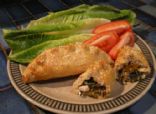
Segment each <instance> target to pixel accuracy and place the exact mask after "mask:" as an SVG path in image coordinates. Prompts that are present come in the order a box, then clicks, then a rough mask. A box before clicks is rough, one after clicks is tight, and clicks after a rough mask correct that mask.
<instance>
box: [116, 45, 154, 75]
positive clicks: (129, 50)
mask: <svg viewBox="0 0 156 114" xmlns="http://www.w3.org/2000/svg"><path fill="white" fill-rule="evenodd" d="M129 62H132V63H133V64H138V65H139V66H140V68H138V70H140V71H141V72H145V73H146V74H148V73H150V71H151V69H150V66H149V64H148V62H147V60H146V58H145V56H144V54H143V53H142V51H141V50H139V49H137V48H136V47H129V46H125V47H123V48H122V49H121V50H120V52H119V54H118V57H117V59H116V61H115V69H116V71H119V70H120V69H122V68H124V66H125V65H127V64H129Z"/></svg>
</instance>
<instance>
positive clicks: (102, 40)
mask: <svg viewBox="0 0 156 114" xmlns="http://www.w3.org/2000/svg"><path fill="white" fill-rule="evenodd" d="M118 41H119V37H118V35H117V34H116V32H102V33H99V34H96V35H95V36H93V37H92V38H91V39H89V40H86V41H84V43H85V44H90V45H93V46H96V47H99V48H100V49H102V50H104V51H106V52H109V51H110V50H111V48H112V47H114V46H115V45H116V44H117V42H118Z"/></svg>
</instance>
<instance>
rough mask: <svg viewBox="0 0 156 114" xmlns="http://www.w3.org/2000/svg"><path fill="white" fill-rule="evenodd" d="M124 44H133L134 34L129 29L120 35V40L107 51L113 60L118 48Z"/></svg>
mask: <svg viewBox="0 0 156 114" xmlns="http://www.w3.org/2000/svg"><path fill="white" fill-rule="evenodd" d="M125 45H129V46H134V35H133V33H132V32H131V31H127V32H125V33H124V34H123V35H121V37H120V41H119V42H118V43H117V44H116V45H115V46H114V47H113V48H112V49H111V50H110V51H109V55H110V56H111V58H112V59H114V60H115V59H116V58H117V54H118V52H119V50H120V49H121V48H122V47H124V46H125Z"/></svg>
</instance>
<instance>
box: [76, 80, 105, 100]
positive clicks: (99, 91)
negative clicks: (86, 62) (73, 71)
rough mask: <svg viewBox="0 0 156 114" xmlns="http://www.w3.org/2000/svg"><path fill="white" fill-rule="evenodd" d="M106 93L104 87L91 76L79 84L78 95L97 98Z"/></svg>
mask: <svg viewBox="0 0 156 114" xmlns="http://www.w3.org/2000/svg"><path fill="white" fill-rule="evenodd" d="M106 93H107V92H106V87H105V86H104V85H101V84H98V83H97V82H95V81H94V80H93V78H92V77H91V78H90V79H89V80H85V81H84V82H83V84H82V85H81V86H79V95H80V96H89V97H93V98H99V97H104V96H105V95H106Z"/></svg>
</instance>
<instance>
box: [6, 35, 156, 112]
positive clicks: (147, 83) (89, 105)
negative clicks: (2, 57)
mask: <svg viewBox="0 0 156 114" xmlns="http://www.w3.org/2000/svg"><path fill="white" fill-rule="evenodd" d="M136 44H137V45H138V46H139V48H140V49H141V50H142V52H143V53H144V55H145V57H146V59H147V60H148V62H149V64H150V66H151V69H152V72H151V74H150V75H149V76H147V78H146V79H144V80H143V81H139V82H136V83H128V84H127V85H126V86H122V85H120V84H119V83H118V82H116V86H115V87H114V90H113V92H112V93H111V95H110V97H109V98H107V99H93V98H89V97H86V98H83V97H80V96H78V95H75V94H73V93H72V92H71V86H72V83H73V81H74V80H75V79H76V77H70V78H69V77H68V78H62V79H55V80H50V81H47V82H43V83H32V84H27V85H26V84H24V83H23V82H22V80H21V77H22V76H21V72H22V69H23V68H24V67H23V66H22V65H20V64H18V63H15V62H12V61H8V64H7V67H8V73H9V78H10V80H11V83H12V85H13V86H14V88H15V89H16V90H17V92H18V93H19V94H20V95H21V96H23V97H24V98H25V99H26V100H28V101H29V102H31V103H32V104H34V105H37V106H38V107H40V108H43V109H45V110H48V111H50V112H56V113H68V114H69V113H72V114H73V113H79V114H80V113H89V114H90V113H96V114H97V113H112V112H116V111H119V110H121V109H124V108H126V107H128V106H130V105H132V104H133V103H135V102H136V101H138V100H139V99H140V98H141V97H143V95H145V93H146V92H147V91H148V90H149V89H150V87H151V85H152V84H153V82H154V78H155V69H156V67H155V57H154V55H153V53H152V51H151V50H150V48H149V47H148V45H147V44H146V43H145V42H144V41H143V40H142V39H141V38H140V37H139V36H137V38H136Z"/></svg>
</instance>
